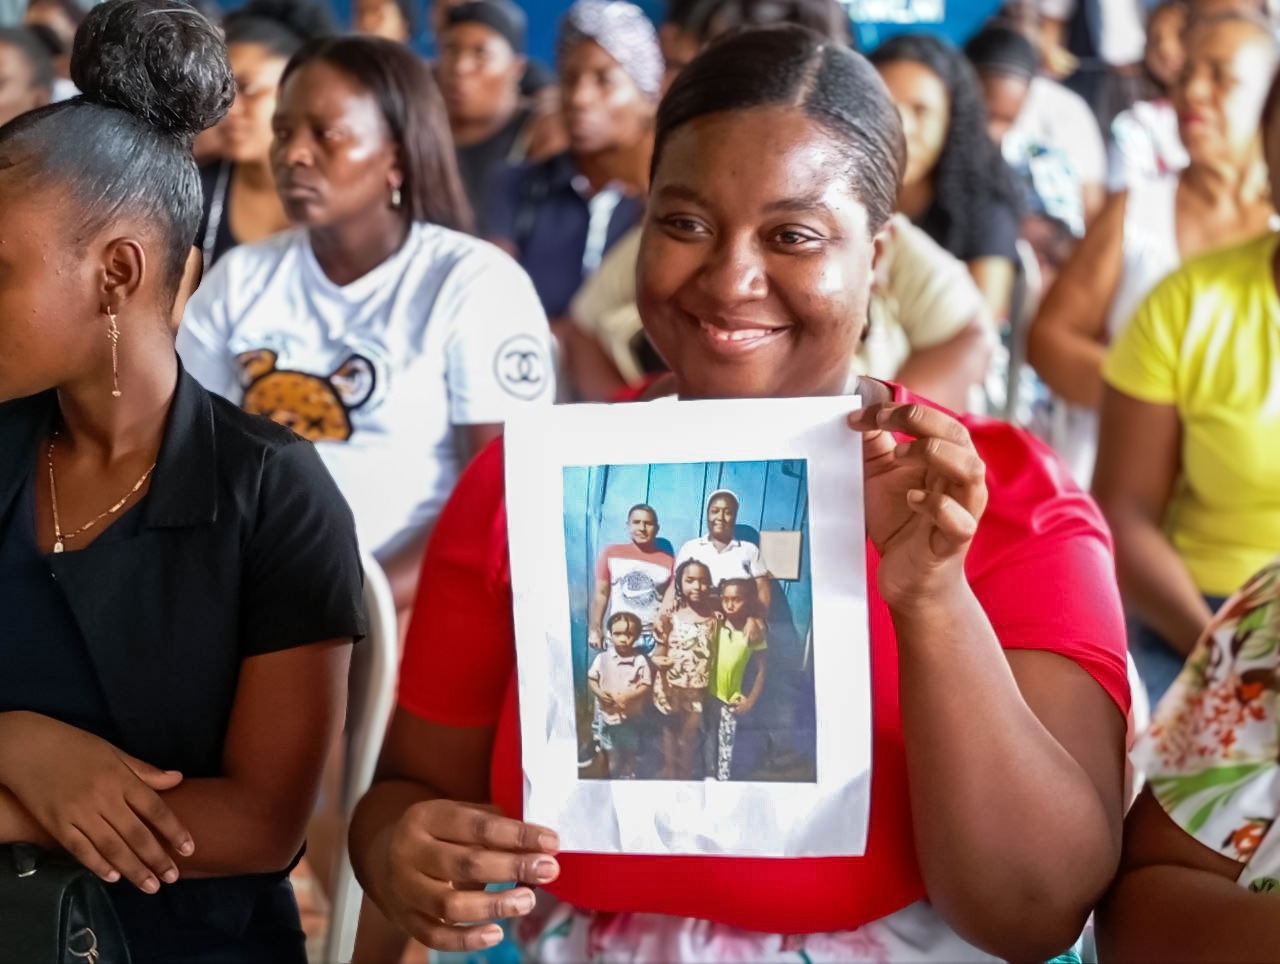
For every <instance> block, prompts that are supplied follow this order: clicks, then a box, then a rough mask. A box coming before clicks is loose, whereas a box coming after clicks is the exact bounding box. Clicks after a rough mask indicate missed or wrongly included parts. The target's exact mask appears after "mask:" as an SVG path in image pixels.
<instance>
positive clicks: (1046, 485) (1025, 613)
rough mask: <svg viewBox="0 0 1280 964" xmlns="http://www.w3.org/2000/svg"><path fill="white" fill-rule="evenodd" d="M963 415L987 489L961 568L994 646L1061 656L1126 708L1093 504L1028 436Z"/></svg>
mask: <svg viewBox="0 0 1280 964" xmlns="http://www.w3.org/2000/svg"><path fill="white" fill-rule="evenodd" d="M963 421H964V423H965V424H966V425H967V426H968V427H969V430H970V434H971V436H972V438H973V443H974V446H975V448H977V450H978V454H979V455H980V456H981V457H982V459H983V460H984V462H985V463H986V466H987V488H988V493H989V495H988V501H987V509H986V512H985V513H984V514H983V516H982V520H981V522H980V523H979V525H978V534H977V535H976V536H975V537H974V540H973V544H972V546H971V548H970V551H969V556H968V558H967V560H966V566H965V569H966V574H967V575H968V578H969V584H970V586H971V587H972V588H973V591H974V594H975V595H976V596H977V598H978V600H979V601H980V602H981V603H982V608H983V610H984V611H985V612H986V614H987V618H988V619H990V621H991V626H992V628H993V629H994V630H995V633H996V636H997V638H998V639H999V640H1000V644H1001V646H1003V647H1004V649H1006V650H1018V649H1035V650H1044V651H1047V652H1053V653H1057V654H1059V655H1061V656H1065V657H1066V658H1068V659H1070V660H1071V661H1073V662H1074V663H1076V664H1077V665H1078V666H1080V667H1081V668H1082V669H1084V670H1085V672H1087V673H1088V674H1089V675H1090V676H1092V677H1093V678H1094V680H1096V681H1097V682H1098V684H1099V685H1100V686H1101V687H1102V688H1103V689H1104V690H1105V691H1106V692H1107V694H1108V695H1109V696H1110V697H1111V698H1112V699H1113V700H1114V701H1115V703H1116V705H1117V706H1119V707H1120V710H1121V712H1124V713H1128V711H1129V680H1128V665H1127V659H1126V652H1127V649H1126V641H1125V625H1124V613H1123V610H1122V608H1121V604H1120V592H1119V589H1118V588H1117V587H1116V577H1115V560H1114V557H1113V555H1112V549H1111V538H1110V535H1109V533H1108V531H1107V527H1106V523H1105V521H1104V520H1103V518H1102V513H1101V512H1100V511H1099V509H1098V507H1097V505H1096V504H1095V503H1094V501H1093V500H1092V499H1091V498H1090V497H1089V496H1088V495H1086V494H1085V493H1083V492H1081V491H1080V490H1079V489H1078V488H1077V487H1076V485H1075V483H1074V482H1073V481H1072V480H1071V476H1070V472H1069V470H1068V469H1067V467H1066V466H1065V465H1064V464H1063V463H1062V461H1061V460H1060V459H1059V458H1058V457H1057V456H1056V455H1055V454H1054V453H1053V452H1052V451H1050V450H1049V449H1048V448H1047V447H1046V446H1044V445H1042V444H1041V443H1040V442H1039V441H1038V440H1036V439H1034V438H1032V437H1031V436H1030V435H1028V434H1027V433H1025V432H1023V431H1022V430H1020V429H1017V428H1014V427H1013V426H1010V425H1008V424H1006V423H1003V422H999V421H996V420H994V419H986V418H977V417H966V418H964V419H963Z"/></svg>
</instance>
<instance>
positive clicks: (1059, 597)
mask: <svg viewBox="0 0 1280 964" xmlns="http://www.w3.org/2000/svg"><path fill="white" fill-rule="evenodd" d="M894 396H895V399H896V400H898V401H915V400H917V399H915V398H914V397H913V396H911V395H909V394H908V393H907V392H905V391H904V390H902V389H901V388H898V387H895V388H894ZM961 421H963V422H964V424H965V425H966V426H967V427H968V429H969V431H970V433H971V435H972V438H973V443H974V446H975V447H976V448H977V451H978V453H979V455H981V456H982V458H983V459H984V460H985V462H986V466H987V487H988V490H989V493H990V498H989V500H988V504H987V509H986V513H985V514H984V515H983V517H982V521H981V523H980V525H979V527H978V533H977V535H976V536H975V537H974V539H973V543H972V545H971V547H970V549H969V554H968V557H967V559H966V564H965V571H966V574H967V575H968V579H969V584H970V586H971V587H972V588H973V591H974V593H975V594H976V595H977V598H978V599H979V600H980V601H981V603H982V607H983V609H984V610H985V611H986V613H987V617H988V618H989V619H990V620H991V625H992V626H993V627H994V629H995V632H996V636H997V637H998V638H999V639H1000V642H1001V644H1002V645H1003V646H1004V648H1005V649H1039V650H1048V651H1051V652H1056V653H1060V654H1062V655H1063V656H1066V657H1067V658H1069V659H1071V660H1073V661H1074V662H1076V663H1077V664H1078V665H1079V666H1081V667H1082V668H1083V669H1084V670H1085V671H1086V672H1088V673H1089V675H1091V676H1092V677H1093V678H1094V679H1095V680H1097V681H1098V683H1099V685H1101V686H1102V687H1103V689H1105V690H1106V691H1107V693H1108V694H1109V695H1110V696H1111V698H1112V699H1114V700H1115V702H1116V704H1117V705H1118V706H1119V707H1120V709H1121V710H1122V711H1123V712H1125V713H1128V710H1129V684H1128V676H1127V673H1126V660H1125V632H1124V618H1123V615H1122V612H1121V608H1120V599H1119V593H1118V590H1117V588H1116V582H1115V574H1114V573H1115V570H1114V562H1113V559H1112V554H1111V542H1110V537H1109V535H1108V533H1107V530H1106V527H1105V524H1104V522H1103V520H1102V516H1101V513H1100V512H1099V511H1098V508H1097V506H1096V505H1095V504H1094V503H1093V501H1092V500H1091V499H1090V498H1089V497H1088V496H1087V495H1085V494H1084V493H1082V492H1081V491H1080V490H1079V489H1078V488H1076V486H1075V485H1074V483H1072V481H1071V479H1070V476H1069V474H1068V472H1067V470H1066V468H1065V467H1064V466H1063V465H1062V463H1061V462H1060V461H1059V460H1058V458H1057V456H1056V455H1054V454H1053V453H1052V452H1051V451H1049V449H1047V448H1046V447H1045V446H1043V445H1041V444H1040V443H1039V442H1038V441H1036V440H1035V439H1033V438H1032V437H1031V436H1029V435H1027V434H1026V433H1024V432H1021V431H1019V430H1018V429H1015V428H1013V427H1011V426H1009V425H1007V424H1005V423H1003V422H998V421H995V420H993V419H986V418H977V417H969V416H965V417H962V419H961ZM877 560H878V557H877V554H876V552H875V550H874V548H873V547H872V546H871V544H870V543H869V542H868V544H867V583H868V588H867V592H868V608H869V613H870V621H871V626H870V629H871V660H872V683H871V691H872V704H873V705H872V723H873V736H872V760H873V762H872V786H871V819H870V828H869V831H868V836H867V849H866V854H865V855H864V856H862V857H822V858H782V859H779V858H754V857H704V856H649V855H629V854H628V855H620V854H572V853H570V854H563V855H561V857H560V866H561V875H560V878H559V879H558V880H557V881H556V882H555V883H554V884H553V885H551V887H550V888H548V889H549V890H551V891H552V893H554V894H555V895H556V896H557V897H559V898H560V899H561V900H564V901H567V902H569V903H571V904H573V905H576V906H578V907H584V908H591V909H595V910H602V911H632V912H650V913H657V914H669V915H673V916H680V917H695V918H702V919H706V920H713V921H718V922H721V923H724V924H728V925H730V926H734V927H740V928H744V929H747V930H755V931H766V932H771V933H780V934H804V933H817V932H823V931H836V930H851V929H853V928H856V927H859V926H861V925H862V924H865V923H867V922H868V921H872V920H878V919H879V918H881V917H884V916H886V915H888V914H891V913H893V912H894V911H897V910H900V909H901V908H903V907H905V906H907V905H908V904H911V903H914V902H915V901H917V900H919V899H921V898H922V897H924V896H925V889H924V882H923V880H922V879H921V876H920V870H919V867H918V865H917V861H916V854H915V842H914V838H913V834H912V828H911V811H910V801H909V799H908V793H907V770H906V758H905V753H904V748H903V744H902V720H901V715H900V710H899V703H898V650H897V640H896V638H895V635H894V630H893V623H892V621H891V619H890V616H889V610H888V607H887V606H886V605H885V603H884V601H883V600H882V599H881V598H880V595H879V593H878V591H877V589H876V565H877ZM414 613H415V618H414V620H413V624H412V626H411V627H410V629H409V636H408V640H407V643H406V648H405V655H404V662H403V665H402V667H401V676H400V705H401V706H402V707H403V708H404V709H405V710H407V711H408V712H410V713H413V714H415V715H417V716H419V717H422V718H423V719H426V720H430V721H432V722H435V723H441V724H445V725H451V726H495V727H496V735H495V742H494V749H493V759H492V761H491V790H492V796H493V801H494V802H495V803H496V804H498V805H499V806H500V807H501V808H502V810H503V811H504V812H505V813H507V814H508V815H510V816H513V817H519V816H520V814H521V809H522V806H523V775H522V769H521V765H520V731H519V714H518V711H517V695H516V694H517V690H516V658H515V641H514V630H513V626H512V617H511V570H510V564H509V558H508V554H507V519H506V506H505V501H504V489H503V451H502V447H501V443H500V442H499V443H495V444H493V445H491V446H490V447H489V448H488V449H486V450H485V451H484V452H482V453H481V454H480V455H479V456H477V458H476V459H475V461H474V462H473V463H472V464H471V466H470V467H469V468H468V469H467V471H466V472H465V473H464V474H463V475H462V478H461V479H460V480H459V482H458V486H457V488H456V489H455V491H454V493H453V497H452V498H451V499H450V501H449V503H448V505H447V506H446V507H445V510H444V512H443V514H442V515H441V516H440V518H439V520H438V521H437V523H436V528H435V533H434V535H433V537H432V539H431V545H430V548H429V549H428V551H427V556H426V561H425V563H424V566H423V570H422V579H421V583H420V588H419V591H418V599H417V603H416V606H415V608H414ZM460 639H463V640H466V645H465V646H459V645H458V640H460ZM974 701H975V712H976V711H977V707H978V704H979V702H980V695H979V694H974ZM553 829H554V828H553Z"/></svg>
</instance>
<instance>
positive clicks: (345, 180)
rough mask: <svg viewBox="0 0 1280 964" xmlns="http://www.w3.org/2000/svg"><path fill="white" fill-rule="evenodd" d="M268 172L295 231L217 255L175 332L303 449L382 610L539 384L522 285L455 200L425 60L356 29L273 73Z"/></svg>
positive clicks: (536, 345)
mask: <svg viewBox="0 0 1280 964" xmlns="http://www.w3.org/2000/svg"><path fill="white" fill-rule="evenodd" d="M274 128H275V147H274V152H273V164H274V166H275V173H276V183H277V186H278V189H279V191H280V195H281V198H282V200H283V201H284V205H285V209H286V212H287V213H288V214H289V217H290V220H292V221H293V223H294V224H295V225H298V227H296V228H294V229H293V230H291V231H286V232H284V233H283V234H280V235H277V236H275V237H272V238H269V239H267V240H266V241H263V242H260V243H258V244H249V245H243V246H241V247H239V248H237V249H235V250H234V251H232V252H230V253H229V254H228V255H227V256H226V257H225V258H223V259H222V260H221V261H219V262H218V264H217V265H216V266H215V267H214V269H213V270H212V272H211V273H210V274H209V276H208V277H207V278H206V279H205V281H204V283H203V285H202V286H201V287H200V289H199V291H198V292H197V293H196V295H195V297H194V298H192V300H191V302H190V303H189V305H188V308H187V312H186V317H185V319H184V321H183V324H182V329H181V332H180V334H179V338H178V349H179V354H180V355H181V357H182V361H183V363H184V364H185V365H186V367H187V369H188V370H189V371H190V372H191V373H192V374H193V375H194V376H195V377H196V378H197V379H199V381H200V382H201V383H202V384H203V385H204V386H205V387H206V388H208V389H210V390H211V391H214V392H217V393H218V394H221V395H223V396H225V397H227V398H228V399H230V400H232V401H234V402H236V403H237V404H239V405H241V406H242V407H244V408H245V409H246V410H248V411H251V412H255V413H258V414H262V415H266V416H268V417H270V418H273V419H275V420H276V421H277V422H281V423H283V424H285V425H288V426H290V427H291V428H293V430H294V431H295V432H297V433H298V434H299V435H302V436H303V437H305V438H308V439H310V440H311V441H313V442H316V443H317V445H316V448H317V450H318V451H319V452H320V454H321V456H322V457H323V459H324V461H325V464H326V465H327V466H328V468H329V471H330V472H331V473H332V474H333V477H334V479H335V481H336V482H337V483H338V486H339V488H341V490H342V492H343V494H344V495H345V497H346V498H347V501H348V502H349V503H350V505H351V508H352V511H353V512H354V514H355V518H356V524H357V528H358V530H359V533H360V539H361V542H362V543H363V544H364V545H365V546H366V547H367V548H369V549H370V550H371V551H373V552H374V554H375V555H376V556H377V558H378V560H379V562H380V563H381V564H382V565H383V568H384V569H386V571H387V576H388V578H389V579H390V581H391V585H392V590H393V593H394V595H395V597H396V604H397V606H399V607H401V608H405V607H407V606H408V605H410V604H411V603H412V600H413V595H414V591H415V588H416V584H417V573H418V567H419V565H420V562H421V557H422V553H423V549H424V547H425V544H426V540H427V537H428V535H429V533H430V530H431V527H432V525H433V524H434V521H435V518H436V516H437V515H438V514H439V511H440V509H441V507H442V506H443V505H444V502H445V500H446V499H447V498H448V496H449V493H450V492H451V491H452V489H453V486H454V484H455V482H456V481H457V478H458V475H459V474H460V473H461V471H462V469H463V468H464V467H465V465H466V464H467V462H468V461H469V460H470V458H471V457H472V456H473V455H474V454H475V453H476V452H477V451H479V449H480V448H482V447H483V446H484V445H486V444H487V443H488V442H489V441H491V440H492V439H493V438H495V437H496V436H497V435H498V434H499V433H500V431H501V424H502V422H503V421H504V420H505V419H506V417H507V416H508V415H510V413H511V412H512V411H513V410H514V409H516V408H519V407H522V406H527V405H540V404H550V403H551V402H552V400H553V398H554V396H555V382H554V374H553V367H552V365H551V362H550V358H551V355H550V332H549V329H548V327H547V321H546V317H545V315H544V314H543V311H542V307H541V305H540V303H539V301H538V297H537V294H536V293H535V292H534V289H533V285H532V283H531V282H530V281H529V279H528V277H527V276H526V275H525V273H524V272H523V271H522V270H521V269H520V267H519V266H518V265H517V264H516V263H515V262H514V261H513V260H512V259H511V258H510V257H508V256H507V255H506V254H504V253H503V252H501V251H500V250H498V249H497V248H495V247H493V246H491V245H489V244H487V243H485V242H483V241H479V240H477V239H475V238H473V237H470V236H469V235H467V234H464V233H462V231H463V230H465V229H466V228H467V227H469V225H470V212H469V210H468V208H467V204H466V200H465V196H464V194H463V192H462V187H461V182H460V180H459V177H458V174H457V169H456V166H455V161H454V155H453V148H452V145H451V143H450V139H449V125H448V120H447V117H446V115H445V111H444V107H443V104H442V102H441V99H440V95H439V93H438V91H437V90H436V87H435V83H434V81H433V80H432V78H431V73H430V70H429V68H428V67H427V66H426V65H425V64H424V63H423V62H422V61H421V60H419V59H418V58H417V57H415V56H413V55H412V54H411V53H410V52H409V51H408V50H407V49H405V48H403V47H402V46H400V45H397V44H394V43H391V42H389V41H382V40H377V39H373V38H334V39H328V40H322V41H317V42H314V43H312V44H310V45H308V46H306V47H304V48H303V49H302V50H301V51H299V52H298V54H297V55H296V56H295V57H294V58H293V59H292V60H291V61H290V63H289V66H288V68H287V69H286V71H285V74H284V77H283V79H282V81H281V89H280V98H279V105H278V107H277V110H276V116H275V119H274Z"/></svg>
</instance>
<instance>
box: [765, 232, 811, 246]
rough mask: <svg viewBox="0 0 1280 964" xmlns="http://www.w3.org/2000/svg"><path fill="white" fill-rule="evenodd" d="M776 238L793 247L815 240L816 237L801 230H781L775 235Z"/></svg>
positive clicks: (780, 242) (779, 241)
mask: <svg viewBox="0 0 1280 964" xmlns="http://www.w3.org/2000/svg"><path fill="white" fill-rule="evenodd" d="M774 240H776V241H777V242H778V243H779V244H783V245H786V246H787V247H793V246H795V245H798V244H805V243H806V242H809V241H813V240H815V239H814V238H812V237H810V236H809V235H807V234H802V233H801V232H799V231H779V232H778V233H777V234H775V235H774Z"/></svg>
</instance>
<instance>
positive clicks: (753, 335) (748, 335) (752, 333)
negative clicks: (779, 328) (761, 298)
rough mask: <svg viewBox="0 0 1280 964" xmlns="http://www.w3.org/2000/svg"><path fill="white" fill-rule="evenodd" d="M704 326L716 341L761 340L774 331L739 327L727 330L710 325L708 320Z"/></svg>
mask: <svg viewBox="0 0 1280 964" xmlns="http://www.w3.org/2000/svg"><path fill="white" fill-rule="evenodd" d="M702 328H703V330H704V331H706V332H707V333H708V334H709V335H711V337H712V338H714V339H715V340H716V341H723V342H744V341H759V340H760V339H761V338H766V337H768V336H769V335H772V334H773V333H774V331H773V329H771V328H737V329H733V330H726V329H724V328H717V327H716V326H715V325H708V324H707V323H706V322H703V324H702Z"/></svg>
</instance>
